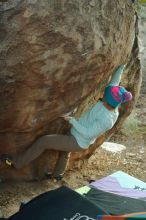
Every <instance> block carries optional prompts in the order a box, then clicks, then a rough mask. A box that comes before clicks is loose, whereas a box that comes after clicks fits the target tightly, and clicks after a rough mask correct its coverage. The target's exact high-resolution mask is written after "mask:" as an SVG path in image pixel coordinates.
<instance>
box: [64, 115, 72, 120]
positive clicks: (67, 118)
mask: <svg viewBox="0 0 146 220" xmlns="http://www.w3.org/2000/svg"><path fill="white" fill-rule="evenodd" d="M63 118H64V120H65V121H69V120H70V119H71V118H72V117H71V116H63Z"/></svg>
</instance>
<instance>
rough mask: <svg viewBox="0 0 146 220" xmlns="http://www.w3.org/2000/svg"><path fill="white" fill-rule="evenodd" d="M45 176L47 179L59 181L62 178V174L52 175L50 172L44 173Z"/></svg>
mask: <svg viewBox="0 0 146 220" xmlns="http://www.w3.org/2000/svg"><path fill="white" fill-rule="evenodd" d="M45 177H46V178H47V179H55V180H57V181H60V180H62V178H63V176H62V175H58V176H53V174H52V173H49V172H48V173H45Z"/></svg>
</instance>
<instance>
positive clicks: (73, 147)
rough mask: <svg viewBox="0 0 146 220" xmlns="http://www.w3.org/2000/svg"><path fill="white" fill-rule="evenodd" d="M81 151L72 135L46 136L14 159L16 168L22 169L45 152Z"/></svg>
mask: <svg viewBox="0 0 146 220" xmlns="http://www.w3.org/2000/svg"><path fill="white" fill-rule="evenodd" d="M48 149H52V150H59V151H66V152H72V151H74V152H75V151H81V150H82V148H80V147H79V145H78V143H77V142H76V140H75V138H74V137H73V136H72V135H45V136H43V137H41V138H39V139H38V140H37V141H36V142H34V143H33V144H32V145H31V146H30V147H29V148H28V149H27V150H26V151H25V152H24V153H22V154H20V155H18V156H16V157H15V158H13V164H14V166H15V167H16V168H21V167H23V166H25V165H27V164H28V163H30V162H31V161H32V160H34V159H36V158H37V157H38V156H40V155H41V154H42V153H43V152H44V151H45V150H48Z"/></svg>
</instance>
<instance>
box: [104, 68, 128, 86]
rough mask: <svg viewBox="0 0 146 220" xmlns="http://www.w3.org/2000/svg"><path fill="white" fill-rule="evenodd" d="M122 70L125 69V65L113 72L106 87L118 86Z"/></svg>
mask: <svg viewBox="0 0 146 220" xmlns="http://www.w3.org/2000/svg"><path fill="white" fill-rule="evenodd" d="M124 68H125V65H121V66H119V67H118V68H117V69H116V70H115V72H114V74H113V76H112V78H111V80H110V82H109V83H108V85H117V86H118V85H119V83H120V81H121V76H122V73H123V72H124ZM108 85H107V86H108Z"/></svg>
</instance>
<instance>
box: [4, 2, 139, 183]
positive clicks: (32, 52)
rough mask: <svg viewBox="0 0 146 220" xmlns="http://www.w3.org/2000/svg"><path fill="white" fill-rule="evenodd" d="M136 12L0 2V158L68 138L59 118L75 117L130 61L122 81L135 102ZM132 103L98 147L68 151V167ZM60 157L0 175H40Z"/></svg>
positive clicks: (123, 5)
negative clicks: (54, 137) (49, 137)
mask: <svg viewBox="0 0 146 220" xmlns="http://www.w3.org/2000/svg"><path fill="white" fill-rule="evenodd" d="M133 8H134V7H133V4H132V2H131V1H127V0H117V1H106V0H88V1H85V0H74V1H72V0H68V1H64V0H60V1H58V0H43V1H39V0H24V1H21V0H9V1H7V0H5V1H1V2H0V17H1V25H0V42H1V43H0V103H1V105H0V154H12V155H15V154H17V153H21V152H23V151H24V150H25V149H26V148H27V147H29V146H30V145H31V143H33V142H34V141H35V140H36V139H37V138H38V137H40V136H42V135H44V134H52V133H66V132H67V131H68V129H69V127H68V125H67V124H66V123H65V122H64V121H63V120H62V119H60V115H61V114H63V113H66V112H68V111H71V110H73V109H74V108H75V107H77V108H78V111H77V113H76V117H78V116H79V115H80V114H81V113H82V112H83V111H85V110H86V109H87V108H88V107H89V106H90V105H91V104H94V102H95V101H97V100H98V98H99V97H100V96H102V93H103V90H104V88H105V85H106V83H107V82H108V80H109V78H110V76H111V75H112V73H113V70H114V69H115V68H116V67H117V66H118V65H120V64H121V63H126V62H127V61H128V59H129V65H128V68H127V70H126V71H127V72H126V73H125V76H124V79H123V82H124V83H125V85H126V86H128V87H129V88H130V89H131V90H132V91H133V93H134V94H133V95H134V97H136V95H137V94H138V90H139V89H138V88H139V85H140V83H137V84H136V85H135V80H137V82H140V77H141V76H140V74H139V73H140V72H139V69H140V68H139V67H140V64H139V62H138V61H137V62H136V63H133V61H134V62H135V61H136V60H138V58H137V55H136V56H134V55H133V54H134V53H137V45H136V47H135V46H134V47H133V43H134V38H135V27H136V23H135V22H136V19H135V12H134V9H133ZM132 48H134V49H133V51H132ZM135 51H136V52H135ZM127 79H128V80H127ZM134 102H135V98H134V100H133V102H131V104H130V106H131V107H130V108H129V110H127V109H126V110H124V109H123V112H122V113H121V117H120V119H119V122H118V123H117V125H116V126H115V128H113V129H112V130H111V131H110V132H107V133H106V134H105V135H103V136H102V137H100V138H99V139H98V140H97V143H96V145H94V146H93V147H91V148H90V149H89V150H86V151H85V152H82V153H75V154H72V156H71V163H70V166H71V164H72V163H73V161H74V160H76V159H80V158H82V157H85V156H86V155H88V156H89V155H90V154H91V153H92V152H93V150H94V149H95V148H96V147H97V146H99V145H100V144H101V143H102V142H103V141H104V140H105V138H107V137H108V136H109V135H111V134H112V133H113V132H114V131H115V129H116V128H117V126H119V127H120V126H121V124H122V122H123V120H124V119H125V118H126V116H127V115H128V114H129V113H130V111H131V110H132V108H133V103H134ZM57 155H58V154H57V152H54V151H49V152H45V154H43V155H41V156H40V157H39V158H38V159H37V160H35V161H33V162H32V163H31V164H29V165H28V166H27V167H25V168H24V169H21V170H16V169H14V168H7V167H6V166H1V168H0V176H1V178H4V179H8V178H10V179H12V178H15V179H16V178H17V179H22V178H23V179H33V178H34V176H38V177H41V175H43V173H44V171H45V170H46V169H47V168H48V166H49V167H50V169H53V166H54V164H55V162H56V159H57Z"/></svg>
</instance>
